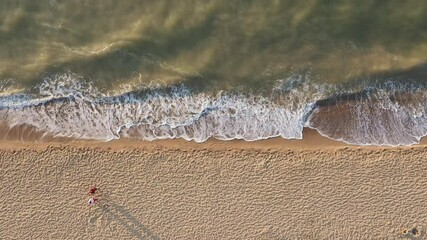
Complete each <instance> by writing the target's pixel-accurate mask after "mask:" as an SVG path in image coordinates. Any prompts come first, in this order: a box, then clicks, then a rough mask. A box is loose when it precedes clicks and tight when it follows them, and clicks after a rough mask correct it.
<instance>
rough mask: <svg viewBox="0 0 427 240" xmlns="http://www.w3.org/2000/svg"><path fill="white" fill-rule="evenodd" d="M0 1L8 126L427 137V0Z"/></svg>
mask: <svg viewBox="0 0 427 240" xmlns="http://www.w3.org/2000/svg"><path fill="white" fill-rule="evenodd" d="M0 6H1V7H0V132H1V130H2V129H3V128H5V129H6V132H9V130H10V128H12V129H14V130H16V129H18V131H21V127H25V128H26V127H30V129H31V131H33V130H36V131H37V132H38V133H40V134H39V135H37V136H45V135H50V136H56V137H58V136H59V137H72V138H79V139H96V140H104V141H105V140H111V139H117V138H120V137H130V138H137V139H143V140H155V139H164V138H184V139H186V140H194V141H198V142H203V141H205V140H207V139H208V138H212V137H213V138H217V139H221V140H231V139H245V140H249V141H253V140H259V139H266V138H271V137H278V136H280V137H283V138H291V139H301V138H303V135H302V134H303V128H304V127H310V128H314V129H317V130H318V131H319V132H320V133H321V134H323V135H325V136H328V137H330V138H333V139H337V140H342V141H345V142H348V143H352V144H358V145H392V146H396V145H410V144H415V143H417V142H419V140H420V138H421V137H423V136H426V135H427V91H426V89H427V81H426V77H427V67H426V65H425V62H426V60H427V41H426V40H427V2H423V1H419V0H406V1H398V0H389V1H379V0H377V1H374V0H359V1H354V0H305V1H297V0H283V1H279V0H275V1H274V0H271V1H267V0H241V1H231V0H217V1H208V0H200V1H194V0H193V1H190V0H182V1H176V0H174V1H172V0H170V1H166V0H146V1H137V0H116V1H114V0H73V1H65V0H63V1H59V0H50V1H48V0H37V1H36V0H25V1H23V0H3V1H1V2H0ZM147 86H148V87H147ZM221 90H225V91H221ZM27 133H28V132H26V131H21V135H22V136H19V137H20V138H21V139H26V138H30V137H28V136H27V135H26V134H27ZM4 135H8V134H4ZM28 135H30V134H28Z"/></svg>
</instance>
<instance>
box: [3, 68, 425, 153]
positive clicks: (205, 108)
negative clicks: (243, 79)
mask: <svg viewBox="0 0 427 240" xmlns="http://www.w3.org/2000/svg"><path fill="white" fill-rule="evenodd" d="M354 89H359V90H358V91H357V92H354ZM360 89H361V90H360ZM35 90H36V91H35V92H33V93H20V94H9V95H5V94H2V95H0V123H1V125H2V126H4V125H6V126H7V127H9V128H14V127H18V126H30V127H32V128H35V129H37V130H39V131H41V132H43V133H46V134H48V135H49V136H56V137H69V138H76V139H93V140H102V141H109V140H112V139H118V138H121V137H125V138H133V139H141V140H149V141H151V140H156V139H172V138H183V139H186V140H193V141H196V142H203V141H206V140H207V139H209V138H216V139H221V140H231V139H244V140H247V141H255V140H259V139H267V138H271V137H282V138H286V139H302V137H303V136H302V132H303V128H304V127H310V128H313V129H316V130H317V131H319V132H320V133H321V134H322V135H324V136H327V137H329V138H332V139H336V140H340V141H344V142H347V143H350V144H355V145H387V146H399V145H412V144H416V143H418V142H419V141H420V138H421V137H423V136H426V135H427V104H426V103H427V91H426V87H423V86H420V85H417V84H397V83H395V82H391V81H390V82H386V83H383V84H377V85H367V86H364V87H361V86H358V87H357V88H353V91H351V90H349V89H344V88H343V87H337V86H334V85H326V84H323V85H318V84H314V83H312V82H310V76H309V75H304V74H294V75H292V76H290V77H289V78H286V79H281V80H278V81H277V85H276V87H275V88H274V89H273V91H272V94H271V95H269V96H260V95H254V94H230V93H225V92H219V93H215V94H208V93H203V92H192V91H191V89H189V88H187V87H185V86H174V87H160V86H157V87H146V88H142V89H134V90H133V91H130V92H125V93H121V94H119V95H109V94H106V93H102V92H101V91H99V90H98V89H97V88H95V87H94V86H93V85H92V84H90V83H88V82H86V81H84V79H81V78H80V77H78V76H75V75H73V74H62V75H54V76H51V77H46V78H45V81H44V82H43V83H41V84H40V85H39V86H38V87H37V88H36V89H35Z"/></svg>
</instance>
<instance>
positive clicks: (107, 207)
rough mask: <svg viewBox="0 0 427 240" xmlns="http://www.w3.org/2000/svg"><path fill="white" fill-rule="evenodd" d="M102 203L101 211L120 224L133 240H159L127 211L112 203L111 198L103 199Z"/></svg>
mask: <svg viewBox="0 0 427 240" xmlns="http://www.w3.org/2000/svg"><path fill="white" fill-rule="evenodd" d="M102 201H106V202H105V203H103V204H101V205H100V209H101V211H102V212H103V213H105V214H107V215H108V216H110V217H112V218H113V219H114V220H115V221H117V222H118V223H120V225H122V226H123V227H124V228H125V229H126V230H127V231H128V232H129V233H130V234H131V235H133V236H134V237H135V238H137V239H140V240H143V239H153V240H156V239H160V238H159V237H158V236H156V235H155V234H154V233H153V232H151V231H150V230H149V229H148V227H147V226H145V225H144V224H142V223H141V222H140V221H139V220H138V219H137V218H135V217H134V216H133V215H132V214H131V213H130V212H129V211H128V210H126V209H125V208H124V207H122V206H120V205H118V204H117V203H115V202H114V201H112V200H111V198H109V197H103V199H102Z"/></svg>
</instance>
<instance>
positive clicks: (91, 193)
mask: <svg viewBox="0 0 427 240" xmlns="http://www.w3.org/2000/svg"><path fill="white" fill-rule="evenodd" d="M97 190H98V188H96V186H93V187H90V188H89V192H88V195H89V196H91V197H90V198H89V200H88V202H87V203H88V204H89V206H93V205H95V204H96V203H97V202H98V198H97V196H96V191H97Z"/></svg>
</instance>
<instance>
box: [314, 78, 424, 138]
mask: <svg viewBox="0 0 427 240" xmlns="http://www.w3.org/2000/svg"><path fill="white" fill-rule="evenodd" d="M426 103H427V92H426V91H425V88H424V87H421V86H419V85H414V84H396V83H393V82H386V83H385V84H382V85H379V86H378V85H376V86H371V87H366V88H365V89H364V90H363V91H361V92H358V93H353V94H341V95H339V96H336V97H333V98H329V99H326V100H323V101H318V102H317V103H316V106H315V108H314V111H313V113H312V114H311V115H310V116H309V119H308V121H307V123H306V126H308V127H311V128H314V129H316V130H317V131H319V132H320V133H321V134H322V135H324V136H327V137H329V138H332V139H335V140H340V141H344V142H346V143H350V144H354V145H376V146H405V145H413V144H417V143H419V141H420V139H421V138H422V137H424V136H426V135H427V104H426Z"/></svg>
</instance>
